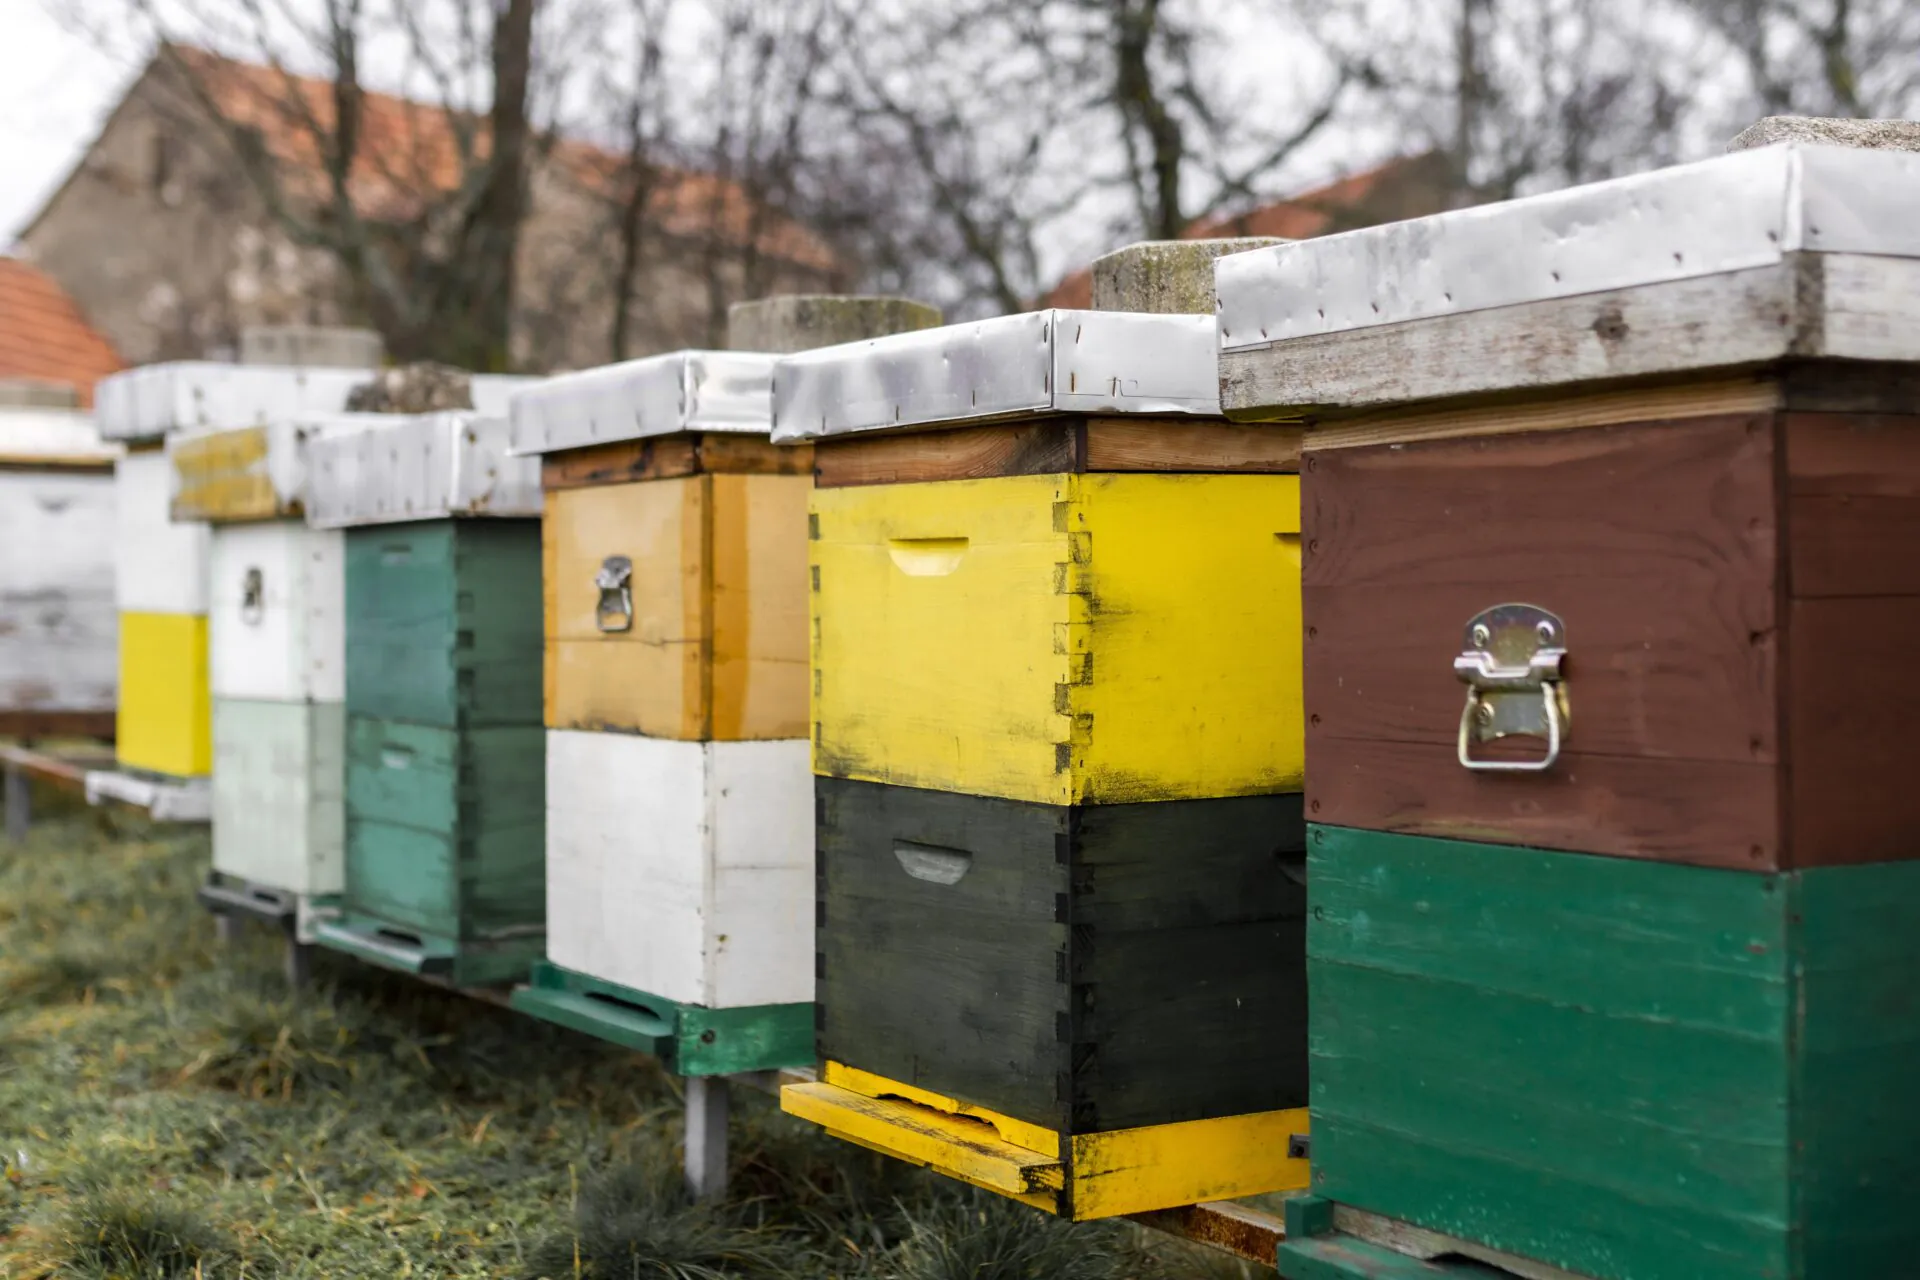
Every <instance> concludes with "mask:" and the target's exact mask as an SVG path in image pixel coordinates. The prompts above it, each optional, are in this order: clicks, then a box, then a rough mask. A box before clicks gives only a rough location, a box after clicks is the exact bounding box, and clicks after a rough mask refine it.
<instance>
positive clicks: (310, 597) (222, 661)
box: [208, 520, 346, 702]
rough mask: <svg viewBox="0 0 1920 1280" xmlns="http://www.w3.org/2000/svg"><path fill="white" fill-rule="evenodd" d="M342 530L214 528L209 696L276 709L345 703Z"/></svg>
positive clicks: (263, 524)
mask: <svg viewBox="0 0 1920 1280" xmlns="http://www.w3.org/2000/svg"><path fill="white" fill-rule="evenodd" d="M342 555H343V552H342V541H341V536H340V533H339V532H338V531H337V530H331V529H310V528H308V527H307V526H306V524H304V523H303V522H300V521H296V520H263V521H259V522H257V523H252V524H232V525H219V526H216V527H215V528H214V530H213V549H212V556H211V561H212V578H213V582H212V607H211V609H210V611H209V619H208V625H209V630H210V637H209V643H210V654H209V657H210V659H211V666H212V680H213V696H214V698H215V699H216V700H218V699H222V698H252V699H264V700H267V701H274V702H339V701H341V700H342V699H343V698H345V697H346V683H345V673H344V671H343V664H344V662H345V655H346V630H345V608H346V595H345V593H346V578H345V566H344V561H343V558H342Z"/></svg>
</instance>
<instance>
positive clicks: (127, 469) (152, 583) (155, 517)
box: [114, 449, 207, 613]
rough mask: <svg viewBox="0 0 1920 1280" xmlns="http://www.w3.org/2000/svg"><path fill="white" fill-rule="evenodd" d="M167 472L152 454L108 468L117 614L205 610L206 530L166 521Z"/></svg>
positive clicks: (169, 483) (163, 460)
mask: <svg viewBox="0 0 1920 1280" xmlns="http://www.w3.org/2000/svg"><path fill="white" fill-rule="evenodd" d="M172 491H173V468H172V467H171V466H169V465H168V463H167V455H166V454H165V453H164V452H162V451H160V450H158V449H147V450H141V451H139V452H135V453H129V454H127V455H126V456H125V457H124V458H122V459H120V461H119V463H118V464H117V465H116V466H115V467H114V502H115V521H116V524H115V533H114V592H115V599H116V601H117V603H118V606H119V609H120V612H122V613H205V612H206V611H207V527H206V526H205V525H203V524H175V523H173V521H172V520H171V519H169V518H168V515H167V509H168V507H169V505H170V504H171V501H172Z"/></svg>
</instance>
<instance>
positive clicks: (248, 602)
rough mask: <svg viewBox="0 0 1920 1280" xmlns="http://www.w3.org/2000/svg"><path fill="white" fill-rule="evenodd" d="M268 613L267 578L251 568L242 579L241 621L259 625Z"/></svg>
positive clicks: (250, 624)
mask: <svg viewBox="0 0 1920 1280" xmlns="http://www.w3.org/2000/svg"><path fill="white" fill-rule="evenodd" d="M266 611H267V584H266V578H265V577H264V575H262V574H261V572H260V570H259V569H257V568H249V569H248V570H247V572H246V575H245V576H244V577H242V578H241V579H240V621H242V622H244V623H246V624H247V625H248V626H256V625H258V623H259V621H260V619H261V617H262V616H264V615H265V613H266Z"/></svg>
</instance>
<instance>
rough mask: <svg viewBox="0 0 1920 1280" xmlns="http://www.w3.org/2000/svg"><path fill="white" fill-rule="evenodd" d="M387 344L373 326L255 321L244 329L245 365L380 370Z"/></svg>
mask: <svg viewBox="0 0 1920 1280" xmlns="http://www.w3.org/2000/svg"><path fill="white" fill-rule="evenodd" d="M385 355H386V344H385V343H384V342H383V341H382V340H381V338H380V335H379V334H378V333H375V332H374V331H373V330H372V329H352V328H346V327H342V326H328V325H311V324H253V325H247V326H246V327H245V328H243V329H241V330H240V363H241V364H277V365H290V366H295V367H299V368H339V369H377V368H379V367H380V361H381V360H382V358H384V357H385Z"/></svg>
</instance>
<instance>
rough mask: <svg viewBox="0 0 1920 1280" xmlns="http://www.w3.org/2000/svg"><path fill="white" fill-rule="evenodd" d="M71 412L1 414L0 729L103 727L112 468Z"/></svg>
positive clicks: (108, 696) (108, 453)
mask: <svg viewBox="0 0 1920 1280" xmlns="http://www.w3.org/2000/svg"><path fill="white" fill-rule="evenodd" d="M116 452H117V450H114V449H112V448H109V447H106V446H104V445H103V444H102V443H101V440H100V437H99V435H98V434H97V433H96V432H95V431H94V429H93V424H92V423H91V422H90V421H89V420H88V418H87V417H86V416H85V415H84V414H81V413H78V412H76V411H72V410H63V409H55V408H33V407H18V408H6V407H0V734H10V735H19V736H25V737H36V736H67V735H81V734H98V735H100V736H103V737H104V736H106V735H107V734H109V733H111V731H112V726H113V707H114V689H115V683H116V681H115V671H114V667H115V662H116V654H117V644H116V619H115V614H114V607H113V492H114V484H113V467H114V455H115V453H116Z"/></svg>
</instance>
